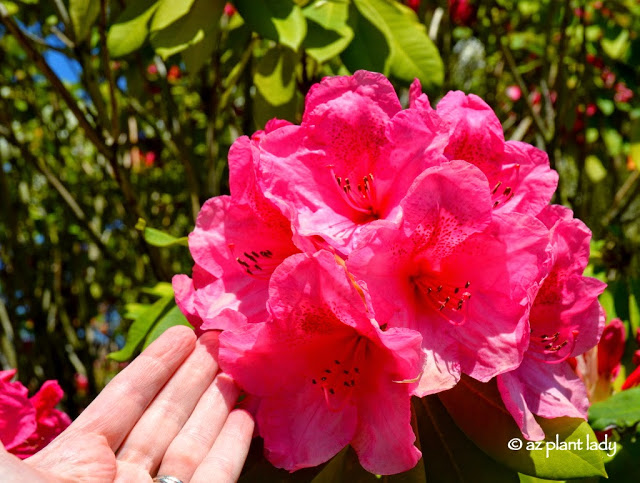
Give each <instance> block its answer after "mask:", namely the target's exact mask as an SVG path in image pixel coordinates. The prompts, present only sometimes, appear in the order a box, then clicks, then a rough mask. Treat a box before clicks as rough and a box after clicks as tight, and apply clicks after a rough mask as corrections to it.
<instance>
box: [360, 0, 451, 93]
mask: <svg viewBox="0 0 640 483" xmlns="http://www.w3.org/2000/svg"><path fill="white" fill-rule="evenodd" d="M353 1H354V5H355V6H356V7H357V9H358V11H359V12H360V13H361V14H362V16H364V17H365V18H366V19H367V20H368V21H369V22H370V23H371V24H373V25H374V26H375V27H376V28H377V29H378V30H379V31H380V32H381V33H382V34H383V35H384V37H385V38H386V40H387V43H388V44H389V47H390V49H391V53H390V57H389V74H390V75H391V76H393V77H395V78H396V79H398V80H401V81H404V82H406V83H410V82H412V81H413V79H414V78H416V77H417V78H418V79H420V82H421V83H422V86H423V88H424V89H425V90H427V91H430V92H433V91H435V90H437V89H439V88H440V87H441V86H442V82H443V80H444V66H443V63H442V59H441V58H440V54H439V53H438V49H437V48H436V46H435V45H434V43H433V42H432V41H431V39H430V38H429V36H428V35H427V32H426V30H425V27H424V25H423V24H422V23H420V21H419V20H418V17H417V16H416V14H415V12H414V11H413V10H411V9H410V8H408V7H406V6H404V5H402V4H400V3H397V2H390V1H388V0H353Z"/></svg>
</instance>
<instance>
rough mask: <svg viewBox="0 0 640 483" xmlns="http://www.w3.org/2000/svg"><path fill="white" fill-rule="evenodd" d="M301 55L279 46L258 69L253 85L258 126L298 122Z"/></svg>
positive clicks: (270, 51) (269, 52) (263, 58)
mask: <svg viewBox="0 0 640 483" xmlns="http://www.w3.org/2000/svg"><path fill="white" fill-rule="evenodd" d="M299 57H300V56H299V54H297V53H296V52H294V51H293V50H291V49H290V48H288V47H284V46H281V45H277V46H275V47H273V48H271V49H269V50H268V51H267V53H266V54H265V55H264V57H262V59H260V62H258V65H257V67H256V73H255V75H254V77H253V82H254V84H255V86H256V89H257V92H256V96H255V99H254V112H255V116H254V117H255V121H256V123H257V125H258V126H264V124H265V123H266V122H267V121H268V120H269V119H272V118H274V117H277V118H280V119H287V120H290V121H295V116H296V112H297V107H298V93H297V90H296V66H297V64H298V60H299Z"/></svg>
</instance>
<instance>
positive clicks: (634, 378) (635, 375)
mask: <svg viewBox="0 0 640 483" xmlns="http://www.w3.org/2000/svg"><path fill="white" fill-rule="evenodd" d="M638 385H640V366H638V367H636V370H635V371H633V372H632V373H631V374H629V377H627V379H626V380H625V381H624V384H623V385H622V390H623V391H624V390H625V389H630V388H632V387H635V386H638Z"/></svg>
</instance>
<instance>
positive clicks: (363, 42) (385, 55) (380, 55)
mask: <svg viewBox="0 0 640 483" xmlns="http://www.w3.org/2000/svg"><path fill="white" fill-rule="evenodd" d="M349 27H350V28H351V29H352V31H353V32H354V37H353V40H352V41H351V43H350V44H349V46H348V47H347V48H346V49H345V50H344V52H342V54H340V58H341V59H342V61H343V62H344V64H345V66H346V67H347V68H348V69H349V70H350V71H351V72H355V71H356V70H359V69H365V70H370V71H373V72H380V73H382V74H384V75H387V76H388V75H389V66H390V62H391V58H390V57H391V45H390V43H389V40H388V39H387V37H385V33H384V32H383V31H381V30H380V29H379V28H378V27H376V26H375V25H374V24H373V23H372V22H370V21H369V20H368V19H367V18H366V17H364V16H363V15H362V14H361V13H360V12H359V11H358V9H357V8H356V7H355V6H354V5H353V4H351V6H350V7H349Z"/></svg>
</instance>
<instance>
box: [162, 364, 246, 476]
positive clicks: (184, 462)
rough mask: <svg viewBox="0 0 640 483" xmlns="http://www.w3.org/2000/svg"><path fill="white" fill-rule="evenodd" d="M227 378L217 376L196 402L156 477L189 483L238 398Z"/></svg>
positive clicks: (233, 384) (231, 381)
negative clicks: (171, 477) (166, 477)
mask: <svg viewBox="0 0 640 483" xmlns="http://www.w3.org/2000/svg"><path fill="white" fill-rule="evenodd" d="M238 393H239V391H238V388H237V387H236V385H235V383H234V382H233V380H232V379H231V378H229V377H228V376H226V375H224V374H220V375H218V377H216V378H215V380H214V381H213V384H211V385H210V386H209V388H208V389H207V390H206V392H205V393H204V394H203V395H202V397H201V398H200V401H198V405H197V406H196V408H195V409H194V411H193V414H192V415H191V417H190V418H189V420H188V421H187V422H186V424H185V425H184V427H183V428H182V430H181V431H180V433H178V436H176V437H175V439H174V440H173V441H172V442H171V444H170V445H169V448H168V449H167V452H166V454H165V455H164V458H163V459H162V463H161V464H160V469H159V470H158V474H159V475H171V476H175V477H176V478H178V479H180V480H182V481H189V480H190V479H191V477H192V476H193V473H194V472H195V471H196V468H197V467H198V465H200V463H201V462H202V460H204V458H205V456H207V453H208V452H209V450H210V449H211V447H212V446H213V442H214V441H215V440H216V438H217V437H218V434H220V430H221V429H222V427H223V425H224V422H225V421H226V419H227V417H228V416H229V412H230V411H231V410H232V409H233V406H234V405H235V402H236V399H237V398H238Z"/></svg>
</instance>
